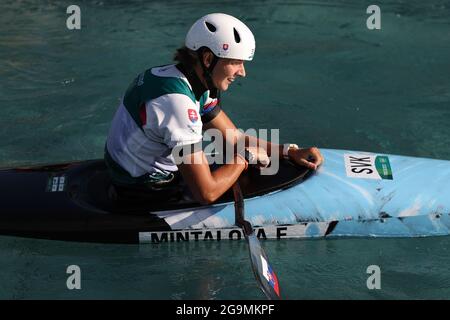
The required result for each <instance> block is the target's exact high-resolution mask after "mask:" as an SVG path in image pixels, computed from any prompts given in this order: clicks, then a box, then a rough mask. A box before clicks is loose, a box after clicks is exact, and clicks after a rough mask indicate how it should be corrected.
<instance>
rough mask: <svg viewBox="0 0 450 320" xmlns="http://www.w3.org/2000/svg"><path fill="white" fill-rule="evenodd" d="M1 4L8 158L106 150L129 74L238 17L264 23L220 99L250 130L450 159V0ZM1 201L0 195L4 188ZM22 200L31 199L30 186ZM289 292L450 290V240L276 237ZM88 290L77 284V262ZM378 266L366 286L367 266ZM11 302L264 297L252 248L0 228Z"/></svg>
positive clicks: (3, 291) (415, 294) (439, 295)
mask: <svg viewBox="0 0 450 320" xmlns="http://www.w3.org/2000/svg"><path fill="white" fill-rule="evenodd" d="M70 4H73V3H72V2H67V1H34V0H28V1H12V0H3V1H1V2H0V21H1V25H2V27H1V28H0V141H1V142H0V166H14V165H18V164H24V163H26V164H36V163H43V162H44V163H48V162H59V161H66V160H78V159H92V158H99V157H101V156H102V151H103V145H104V142H105V137H106V134H107V131H108V128H109V123H110V121H111V119H112V116H113V114H114V112H115V109H116V107H117V104H118V101H119V99H120V97H121V96H122V94H123V93H124V90H125V89H126V87H127V86H128V84H129V82H130V81H131V80H132V79H133V78H134V77H135V76H136V75H137V74H138V73H139V72H141V71H142V70H144V69H146V68H148V67H150V66H155V65H162V64H166V63H170V62H171V58H172V55H173V53H174V50H175V49H176V48H177V47H179V46H181V45H182V43H183V39H184V35H185V33H186V32H187V30H188V28H189V26H190V25H191V24H192V23H193V21H195V20H196V19H197V18H199V17H200V16H202V15H204V14H206V13H210V12H226V13H229V14H232V15H235V16H237V17H239V18H241V19H242V20H244V21H245V22H246V23H247V24H248V25H249V26H250V27H251V28H252V30H254V33H255V36H256V41H257V49H256V55H255V59H254V61H252V62H251V63H247V64H246V69H247V77H246V78H245V79H242V80H239V81H237V82H235V83H234V84H233V85H232V87H231V88H230V90H229V91H228V92H226V93H225V94H224V96H223V107H224V109H225V110H226V111H227V113H228V114H229V115H230V117H231V118H232V119H233V121H234V122H235V123H236V124H237V126H239V127H241V128H280V131H281V139H282V140H283V141H289V142H296V143H298V144H300V145H317V146H320V147H324V148H336V149H351V150H365V151H374V152H380V153H391V154H403V155H411V156H420V157H430V158H439V159H447V160H450V130H449V128H450V76H449V74H450V73H449V70H450V59H449V57H450V2H449V1H382V2H379V3H378V4H379V6H380V8H381V12H382V20H381V21H382V22H381V23H382V29H381V30H378V31H377V30H375V31H370V30H368V29H367V28H366V19H367V17H368V15H367V14H366V8H367V6H368V5H369V4H372V3H368V2H361V1H356V0H355V1H246V2H241V1H221V2H220V3H219V2H217V1H195V2H192V1H103V2H102V1H78V2H77V3H76V4H78V5H79V6H80V8H81V12H82V21H81V24H82V27H81V30H75V31H70V30H68V29H67V28H66V19H67V16H68V15H67V14H66V8H67V6H69V5H70ZM0 197H1V195H0ZM24 197H26V195H25V196H24ZM263 245H264V247H265V248H266V250H267V253H268V254H269V257H270V258H271V260H272V261H273V264H274V266H275V268H276V270H277V271H278V273H279V277H280V281H281V284H282V289H283V291H284V293H285V295H286V297H288V298H291V299H448V298H449V297H450V272H449V268H448V266H449V265H450V252H449V250H450V249H449V247H450V238H449V237H437V238H417V239H333V240H330V239H329V240H307V241H303V240H302V241H299V240H283V241H266V242H264V243H263ZM71 264H77V265H79V266H80V268H81V270H82V290H78V291H77V290H74V291H69V290H67V288H66V279H67V276H68V275H67V274H66V268H67V266H68V265H71ZM369 265H378V266H379V267H380V269H381V274H382V278H381V290H368V289H367V286H366V280H367V278H368V276H369V275H368V274H367V273H366V269H367V267H368V266H369ZM0 266H1V267H2V272H1V273H0V298H2V299H24V298H25V299H29V298H31V299H35V298H52V299H53V298H56V299H60V298H63V299H80V298H93V299H101V298H113V299H117V298H124V299H128V298H134V299H257V298H263V296H262V294H261V293H260V292H259V290H258V289H257V287H256V285H255V281H254V279H253V275H252V272H251V269H250V264H249V259H248V253H247V248H246V245H245V242H242V241H241V242H232V241H222V242H190V243H179V244H161V245H143V246H137V245H136V246H134V245H99V244H82V243H81V244H80V243H67V242H57V241H55V242H52V241H44V240H31V239H20V238H13V237H0Z"/></svg>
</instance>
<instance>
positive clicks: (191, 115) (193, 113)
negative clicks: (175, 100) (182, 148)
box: [188, 109, 198, 123]
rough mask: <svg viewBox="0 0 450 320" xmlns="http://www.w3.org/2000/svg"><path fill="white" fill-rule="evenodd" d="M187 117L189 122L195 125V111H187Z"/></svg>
mask: <svg viewBox="0 0 450 320" xmlns="http://www.w3.org/2000/svg"><path fill="white" fill-rule="evenodd" d="M188 117H189V120H191V122H192V123H196V122H197V120H198V114H197V111H195V109H188Z"/></svg>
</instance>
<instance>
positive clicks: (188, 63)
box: [173, 46, 200, 70]
mask: <svg viewBox="0 0 450 320" xmlns="http://www.w3.org/2000/svg"><path fill="white" fill-rule="evenodd" d="M173 60H175V61H178V62H179V63H181V65H183V67H184V68H186V69H188V70H192V69H194V66H195V65H196V64H199V63H200V61H199V57H198V55H197V52H195V51H194V50H191V49H189V48H187V47H186V46H183V47H181V48H178V49H177V51H176V53H175V55H174V57H173Z"/></svg>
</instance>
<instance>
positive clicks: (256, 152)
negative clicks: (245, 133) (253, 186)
mask: <svg viewBox="0 0 450 320" xmlns="http://www.w3.org/2000/svg"><path fill="white" fill-rule="evenodd" d="M245 149H246V150H247V155H248V159H247V160H248V163H249V164H253V165H256V166H257V167H261V168H266V167H267V166H268V165H269V164H270V158H269V156H268V155H267V151H266V149H264V148H261V147H260V148H258V147H247V148H245Z"/></svg>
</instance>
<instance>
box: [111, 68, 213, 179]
mask: <svg viewBox="0 0 450 320" xmlns="http://www.w3.org/2000/svg"><path fill="white" fill-rule="evenodd" d="M205 90H206V89H205ZM194 91H197V92H196V93H197V95H196V93H195V92H194ZM198 91H199V90H193V87H192V85H191V83H189V81H188V79H187V78H186V76H185V75H184V74H183V73H182V72H181V71H180V70H179V69H178V68H177V67H176V66H175V65H167V66H162V67H154V68H151V69H148V70H146V71H145V72H143V73H141V74H140V75H139V76H138V77H137V78H136V79H135V80H134V81H133V82H132V83H131V85H130V86H129V88H128V90H127V92H126V94H125V96H124V98H123V99H122V101H121V103H120V105H119V108H118V110H117V112H116V114H115V116H114V119H113V121H112V125H111V128H110V131H109V134H108V139H107V142H106V147H107V152H108V154H109V156H110V157H111V158H112V160H114V162H116V164H118V165H119V166H120V167H122V168H123V169H124V170H126V171H127V172H128V173H129V174H130V175H131V177H140V176H142V175H144V174H147V173H153V172H164V171H176V170H178V169H177V166H176V165H175V162H174V159H173V156H172V155H171V152H172V149H173V148H174V147H179V146H183V145H190V144H195V143H199V142H201V141H202V138H203V136H202V126H203V122H202V120H203V121H208V120H210V119H212V117H211V116H212V115H213V114H215V115H216V114H217V113H218V111H219V110H220V107H219V106H218V101H217V99H216V98H214V99H213V98H211V97H210V96H209V91H207V90H206V91H204V92H203V93H200V94H199V92H198ZM205 119H206V120H205Z"/></svg>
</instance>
